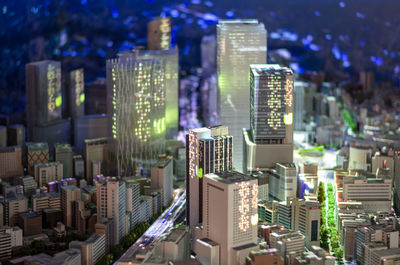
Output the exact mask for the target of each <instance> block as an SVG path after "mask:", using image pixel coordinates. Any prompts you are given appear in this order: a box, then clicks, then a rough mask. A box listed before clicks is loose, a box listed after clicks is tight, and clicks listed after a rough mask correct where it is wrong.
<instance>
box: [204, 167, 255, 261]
mask: <svg viewBox="0 0 400 265" xmlns="http://www.w3.org/2000/svg"><path fill="white" fill-rule="evenodd" d="M202 203H203V231H202V236H203V237H204V238H208V239H211V240H212V241H214V242H216V243H218V244H219V245H220V264H221V265H231V264H244V259H245V257H246V256H247V255H248V254H249V252H250V251H251V250H255V249H258V246H257V225H258V214H257V209H258V185H257V180H256V179H255V178H252V177H250V176H247V175H244V174H241V173H239V172H235V171H230V172H222V173H211V174H207V175H205V176H204V180H203V201H202ZM241 259H242V260H241Z"/></svg>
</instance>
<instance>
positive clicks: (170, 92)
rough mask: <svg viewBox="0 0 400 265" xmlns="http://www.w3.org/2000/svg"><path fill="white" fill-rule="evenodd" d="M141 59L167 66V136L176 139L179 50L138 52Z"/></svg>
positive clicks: (177, 125) (137, 54)
mask: <svg viewBox="0 0 400 265" xmlns="http://www.w3.org/2000/svg"><path fill="white" fill-rule="evenodd" d="M135 53H136V56H137V57H138V58H140V59H153V60H159V61H163V62H164V64H165V126H166V128H165V130H166V131H165V136H166V138H167V139H173V138H176V136H177V135H178V127H179V105H178V100H179V50H178V48H177V47H175V48H172V49H168V50H152V51H145V50H137V51H135Z"/></svg>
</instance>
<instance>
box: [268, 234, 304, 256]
mask: <svg viewBox="0 0 400 265" xmlns="http://www.w3.org/2000/svg"><path fill="white" fill-rule="evenodd" d="M305 239H306V238H305V236H304V235H303V234H302V233H300V232H299V231H291V230H285V229H279V230H274V231H272V232H271V233H270V234H269V242H270V247H271V248H276V249H278V251H279V253H280V254H281V257H284V258H285V260H286V256H287V255H288V254H289V253H291V252H293V253H295V254H294V255H295V256H298V255H300V254H301V253H303V251H304V247H305ZM285 264H286V263H285Z"/></svg>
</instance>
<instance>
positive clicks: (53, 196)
mask: <svg viewBox="0 0 400 265" xmlns="http://www.w3.org/2000/svg"><path fill="white" fill-rule="evenodd" d="M31 199H32V208H33V210H34V211H35V212H38V213H41V212H42V210H43V209H61V195H60V193H59V192H48V193H39V194H36V195H33V196H32V198H31Z"/></svg>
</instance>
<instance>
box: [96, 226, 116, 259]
mask: <svg viewBox="0 0 400 265" xmlns="http://www.w3.org/2000/svg"><path fill="white" fill-rule="evenodd" d="M113 223H114V222H113V219H111V218H109V219H106V218H103V219H101V220H99V221H98V222H97V223H96V225H95V233H96V234H103V235H104V236H105V251H106V252H107V253H108V252H109V251H110V249H111V246H114V242H115V239H114V224H113Z"/></svg>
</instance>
